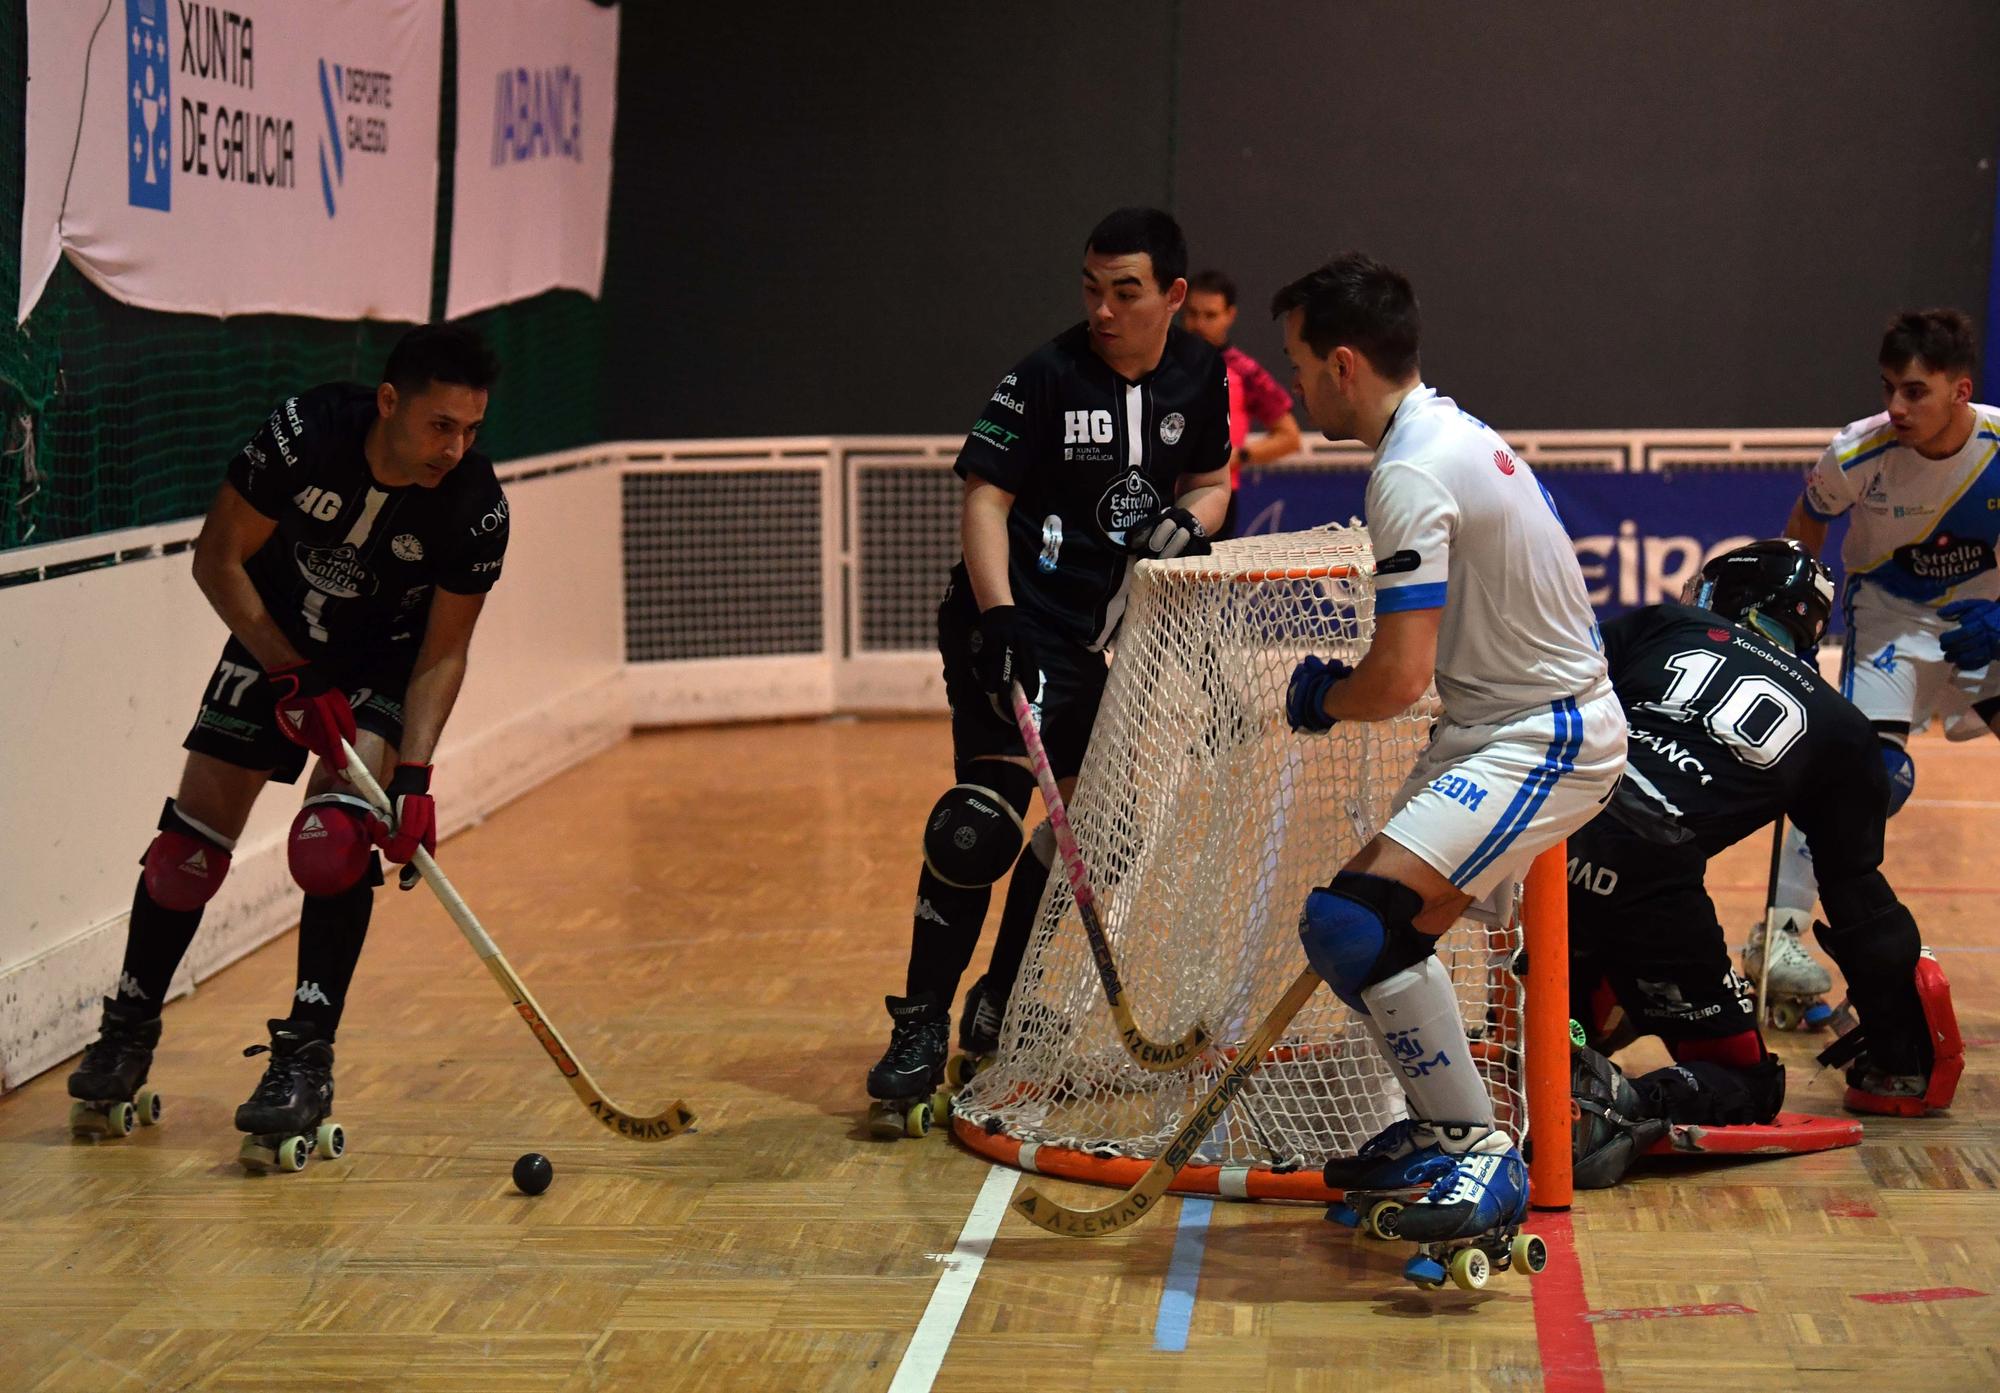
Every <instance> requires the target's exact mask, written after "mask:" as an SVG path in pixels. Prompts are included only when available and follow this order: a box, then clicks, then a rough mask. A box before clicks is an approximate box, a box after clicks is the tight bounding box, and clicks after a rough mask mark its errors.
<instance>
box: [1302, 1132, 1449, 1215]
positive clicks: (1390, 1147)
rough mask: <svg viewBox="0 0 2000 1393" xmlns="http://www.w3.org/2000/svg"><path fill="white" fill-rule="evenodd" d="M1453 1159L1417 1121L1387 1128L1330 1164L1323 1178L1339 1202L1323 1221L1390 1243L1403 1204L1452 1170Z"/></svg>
mask: <svg viewBox="0 0 2000 1393" xmlns="http://www.w3.org/2000/svg"><path fill="white" fill-rule="evenodd" d="M1451 1164H1452V1158H1451V1157H1450V1156H1448V1155H1446V1154H1445V1151H1444V1148H1443V1147H1441V1146H1439V1145H1438V1140H1437V1134H1436V1133H1435V1132H1434V1131H1432V1130H1431V1125H1430V1123H1428V1122H1425V1121H1423V1120H1422V1119H1421V1118H1414V1117H1412V1118H1405V1119H1404V1120H1403V1121H1401V1122H1394V1123H1391V1124H1390V1125H1389V1127H1388V1129H1387V1130H1386V1131H1384V1132H1383V1133H1382V1134H1381V1135H1380V1136H1378V1137H1376V1138H1375V1139H1374V1140H1373V1141H1371V1142H1369V1143H1368V1144H1367V1145H1366V1146H1364V1147H1362V1148H1361V1150H1360V1151H1359V1152H1357V1153H1356V1154H1355V1155H1353V1156H1346V1157H1341V1158H1340V1159H1338V1160H1332V1161H1328V1162H1327V1163H1326V1165H1325V1167H1324V1168H1323V1169H1322V1170H1321V1172H1320V1174H1321V1177H1322V1178H1323V1179H1324V1180H1325V1182H1326V1187H1327V1188H1328V1189H1329V1190H1339V1191H1340V1192H1341V1198H1340V1199H1338V1200H1336V1201H1335V1202H1334V1203H1332V1204H1330V1205H1328V1206H1327V1208H1326V1217H1327V1218H1328V1219H1329V1220H1331V1221H1332V1222H1334V1223H1336V1224H1340V1225H1343V1226H1344V1227H1346V1228H1350V1229H1360V1230H1361V1231H1362V1232H1363V1233H1365V1234H1367V1235H1368V1236H1369V1237H1370V1238H1383V1239H1393V1238H1395V1237H1397V1236H1398V1234H1397V1223H1398V1220H1399V1218H1400V1216H1401V1215H1402V1212H1403V1209H1404V1207H1405V1206H1406V1205H1408V1204H1410V1203H1411V1202H1412V1201H1414V1200H1415V1199H1416V1198H1417V1197H1418V1196H1419V1195H1421V1194H1423V1192H1424V1191H1425V1190H1428V1189H1429V1188H1430V1187H1431V1186H1432V1185H1433V1184H1435V1183H1436V1182H1437V1180H1438V1179H1439V1178H1440V1177H1441V1176H1443V1175H1445V1174H1447V1173H1448V1172H1449V1171H1450V1170H1451Z"/></svg>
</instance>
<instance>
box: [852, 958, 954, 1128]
mask: <svg viewBox="0 0 2000 1393" xmlns="http://www.w3.org/2000/svg"><path fill="white" fill-rule="evenodd" d="M884 1003H885V1004H886V1005H887V1006H888V1008H889V1018H890V1019H891V1020H893V1021H894V1022H895V1023H896V1024H895V1029H894V1030H892V1031H891V1032H890V1035H889V1048H888V1049H887V1050H886V1051H884V1053H883V1055H882V1057H881V1058H880V1059H879V1060H877V1061H876V1062H875V1067H874V1068H873V1069H870V1070H869V1071H868V1096H869V1097H870V1098H873V1099H874V1100H875V1101H874V1102H873V1103H871V1104H869V1105H868V1130H869V1131H870V1132H872V1133H874V1134H875V1135H876V1136H878V1137H921V1136H923V1135H924V1134H925V1133H926V1132H928V1131H930V1129H931V1121H932V1119H934V1118H937V1117H940V1116H942V1115H943V1114H944V1112H945V1111H946V1109H947V1108H948V1107H949V1105H950V1094H948V1093H945V1092H943V1091H941V1087H940V1086H941V1085H942V1084H943V1083H944V1060H945V1053H946V1041H947V1039H948V1038H949V1037H950V1034H951V1015H950V1013H949V1012H947V1011H946V1010H945V1009H944V1007H942V1006H940V1005H939V1004H938V1000H937V998H936V997H934V996H932V995H930V994H929V993H928V992H921V993H919V994H917V995H916V996H907V997H905V996H891V997H886V998H884Z"/></svg>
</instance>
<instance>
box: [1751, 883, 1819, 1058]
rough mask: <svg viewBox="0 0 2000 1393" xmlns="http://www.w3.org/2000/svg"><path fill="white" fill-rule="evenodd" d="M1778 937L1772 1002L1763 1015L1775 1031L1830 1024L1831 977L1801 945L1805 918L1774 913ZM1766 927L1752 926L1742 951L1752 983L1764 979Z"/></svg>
mask: <svg viewBox="0 0 2000 1393" xmlns="http://www.w3.org/2000/svg"><path fill="white" fill-rule="evenodd" d="M1776 918H1777V936H1776V938H1775V940H1773V943H1774V946H1773V947H1772V949H1771V975H1770V980H1769V984H1768V985H1769V990H1770V996H1771V999H1770V1001H1769V1003H1768V1004H1767V1005H1766V1008H1765V1014H1766V1016H1767V1017H1768V1019H1769V1020H1770V1022H1771V1026H1772V1028H1773V1029H1776V1030H1819V1029H1821V1028H1822V1027H1824V1026H1827V1025H1830V1024H1832V1021H1833V1008H1832V1007H1831V1006H1829V1005H1827V1004H1826V994H1827V993H1828V992H1829V991H1831V990H1832V989H1833V978H1832V977H1831V976H1829V975H1828V973H1827V970H1826V969H1825V968H1823V967H1821V966H1820V965H1819V963H1818V962H1816V961H1815V960H1814V959H1813V956H1812V954H1811V953H1810V952H1808V951H1807V950H1806V946H1805V942H1804V930H1805V925H1806V921H1805V916H1803V915H1801V914H1797V913H1795V912H1792V911H1785V910H1781V911H1778V913H1777V916H1776ZM1767 929H1768V925H1765V924H1758V925H1754V926H1753V927H1752V928H1751V930H1750V942H1749V943H1747V944H1746V945H1744V948H1743V975H1744V976H1745V977H1747V978H1749V979H1750V982H1751V985H1752V987H1753V989H1754V987H1755V984H1756V983H1757V982H1759V981H1760V980H1763V977H1762V973H1763V965H1764V941H1765V938H1766V934H1767Z"/></svg>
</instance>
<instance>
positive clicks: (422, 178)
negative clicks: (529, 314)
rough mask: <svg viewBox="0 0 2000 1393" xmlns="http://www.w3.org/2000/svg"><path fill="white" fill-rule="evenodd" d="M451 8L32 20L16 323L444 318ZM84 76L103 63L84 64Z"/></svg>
mask: <svg viewBox="0 0 2000 1393" xmlns="http://www.w3.org/2000/svg"><path fill="white" fill-rule="evenodd" d="M443 51H444V0H313V3H311V4H304V3H300V0H228V5H227V8H225V7H224V6H222V5H213V4H208V3H205V0H107V2H106V3H104V4H101V5H100V4H95V3H88V0H28V77H29V82H28V130H27V179H26V185H27V187H26V190H25V196H24V199H23V205H22V218H21V302H20V309H19V317H20V318H21V319H26V318H27V317H28V313H29V311H30V310H32V309H33V308H34V306H35V302H36V301H37V300H38V299H40V298H41V294H42V289H43V287H44V286H45V285H47V283H48V278H49V275H50V273H52V272H53V271H54V270H55V265H56V259H57V258H58V257H59V256H61V255H63V254H64V253H67V254H68V255H69V257H70V259H71V260H72V261H73V262H75V263H76V265H77V267H78V269H80V270H81V271H82V272H83V273H84V275H86V276H88V277H89V278H90V279H91V280H92V281H94V282H96V283H97V284H98V285H99V286H101V287H102V288H103V289H104V291H105V292H106V293H107V294H109V295H112V296H115V297H116V298H118V299H120V300H124V301H127V302H129V303H131V304H134V305H142V306H144V307H145V308H147V309H156V310H176V311H184V312H192V313H198V314H218V315H228V314H306V315H316V316H320V317H323V318H328V319H357V318H361V317H364V316H366V317H372V318H376V319H406V320H423V319H428V318H429V317H430V287H431V260H432V251H433V248H434V246H435V244H436V240H437V218H436V209H437V142H438V75H439V67H440V65H441V63H442V61H443ZM86 55H87V56H86Z"/></svg>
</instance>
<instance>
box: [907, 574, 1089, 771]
mask: <svg viewBox="0 0 2000 1393" xmlns="http://www.w3.org/2000/svg"><path fill="white" fill-rule="evenodd" d="M1023 622H1024V623H1025V624H1028V625H1030V626H1031V630H1032V633H1031V636H1032V638H1033V640H1034V644H1035V657H1036V660H1037V661H1039V662H1040V664H1041V667H1042V690H1041V694H1040V695H1039V696H1037V697H1036V698H1035V706H1036V708H1037V709H1038V711H1039V713H1040V715H1041V718H1042V748H1043V749H1045V750H1047V751H1048V754H1049V768H1050V770H1051V771H1052V772H1053V773H1054V774H1055V776H1056V778H1057V780H1058V781H1060V780H1062V779H1067V778H1069V777H1070V776H1071V775H1073V774H1075V773H1076V772H1077V771H1078V770H1079V769H1081V768H1083V754H1084V751H1085V750H1086V749H1088V748H1089V746H1090V731H1091V727H1092V726H1094V725H1096V724H1097V708H1098V705H1099V704H1100V703H1101V702H1102V701H1103V700H1104V683H1105V680H1106V679H1107V678H1108V677H1109V676H1110V671H1111V670H1110V669H1109V668H1108V667H1106V666H1105V662H1104V655H1103V654H1102V653H1093V652H1091V651H1090V650H1089V649H1088V648H1084V647H1081V646H1079V645H1077V644H1074V643H1070V642H1068V641H1066V640H1062V639H1058V638H1056V637H1055V636H1054V635H1051V634H1048V633H1046V632H1045V631H1043V630H1042V629H1041V628H1039V627H1033V626H1034V621H1033V619H1032V618H1031V617H1029V616H1027V615H1025V614H1024V615H1023ZM978 623H979V614H978V611H977V609H976V608H975V607H974V605H973V600H972V595H971V592H970V590H969V588H962V587H959V586H956V585H954V586H953V587H952V588H951V589H950V590H947V591H946V592H945V597H944V603H943V604H941V605H939V606H938V655H939V656H940V657H942V658H943V659H944V693H945V699H946V700H948V701H949V702H950V703H951V753H952V760H953V762H954V763H955V764H959V765H962V764H964V763H965V761H966V760H969V759H981V758H984V757H987V756H991V755H1026V754H1027V753H1028V750H1027V747H1026V746H1025V745H1023V744H1022V743H1021V731H1020V727H1018V726H1016V725H1015V724H1014V716H1013V712H1012V711H1011V710H1009V709H1006V708H1003V707H1002V706H1001V705H1000V704H999V703H998V702H996V700H995V699H994V698H993V697H992V696H990V695H989V694H988V693H987V692H986V690H985V689H984V688H982V687H981V686H980V685H979V679H978V678H977V677H976V676H974V674H973V670H972V634H973V630H974V629H975V628H976V627H977V625H978Z"/></svg>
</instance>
